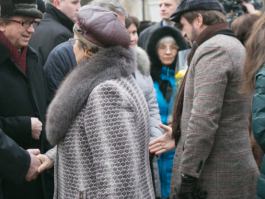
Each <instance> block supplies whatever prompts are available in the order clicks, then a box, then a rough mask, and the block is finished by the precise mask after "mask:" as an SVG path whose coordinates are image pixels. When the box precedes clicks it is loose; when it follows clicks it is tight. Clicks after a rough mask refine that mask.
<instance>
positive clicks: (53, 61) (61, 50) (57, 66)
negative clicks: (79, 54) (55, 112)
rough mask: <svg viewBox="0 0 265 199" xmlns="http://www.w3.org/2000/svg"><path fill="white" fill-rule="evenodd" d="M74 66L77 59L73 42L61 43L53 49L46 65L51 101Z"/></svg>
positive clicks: (45, 71) (45, 72)
mask: <svg viewBox="0 0 265 199" xmlns="http://www.w3.org/2000/svg"><path fill="white" fill-rule="evenodd" d="M74 66H76V60H75V56H74V53H73V47H72V44H71V43H70V42H69V41H67V42H64V43H62V44H60V45H59V46H57V47H56V48H55V49H53V50H52V51H51V53H50V54H49V56H48V58H47V61H46V63H45V65H44V74H45V77H46V80H47V85H48V99H49V101H51V99H52V98H53V96H54V94H55V92H56V90H57V89H58V87H59V85H60V84H61V83H62V81H63V80H64V78H65V77H66V75H67V74H68V73H69V72H70V71H71V70H72V69H73V67H74Z"/></svg>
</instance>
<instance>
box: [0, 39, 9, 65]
mask: <svg viewBox="0 0 265 199" xmlns="http://www.w3.org/2000/svg"><path fill="white" fill-rule="evenodd" d="M0 55H1V56H0V65H1V64H2V63H3V62H5V60H7V59H9V57H10V53H9V51H8V49H7V48H6V47H5V46H4V45H3V44H1V43H0Z"/></svg>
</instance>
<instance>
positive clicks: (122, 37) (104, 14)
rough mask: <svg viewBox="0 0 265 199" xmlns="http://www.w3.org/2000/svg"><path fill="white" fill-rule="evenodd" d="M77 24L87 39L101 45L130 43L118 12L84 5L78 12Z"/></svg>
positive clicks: (127, 45) (125, 44)
mask: <svg viewBox="0 0 265 199" xmlns="http://www.w3.org/2000/svg"><path fill="white" fill-rule="evenodd" d="M77 25H78V26H79V28H80V30H81V33H82V35H83V36H84V37H85V38H86V39H87V40H89V41H90V42H92V43H94V44H96V45H99V46H101V47H110V46H123V47H125V48H128V47H129V45H130V36H129V33H128V31H127V29H126V28H125V26H124V25H123V24H122V23H121V22H120V21H119V19H118V16H117V14H116V13H114V12H111V11H108V10H105V9H104V8H101V7H98V6H92V5H86V6H84V7H82V8H81V9H80V10H79V12H78V13H77Z"/></svg>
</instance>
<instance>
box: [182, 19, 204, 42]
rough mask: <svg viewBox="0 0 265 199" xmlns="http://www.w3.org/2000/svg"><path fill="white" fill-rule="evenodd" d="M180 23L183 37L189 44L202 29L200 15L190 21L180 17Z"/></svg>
mask: <svg viewBox="0 0 265 199" xmlns="http://www.w3.org/2000/svg"><path fill="white" fill-rule="evenodd" d="M180 25H181V32H182V35H183V37H185V38H186V39H187V40H188V41H189V42H190V43H191V44H192V43H193V42H194V41H195V40H196V39H197V37H198V36H199V34H200V33H201V32H202V30H203V29H204V25H203V23H202V17H201V16H198V17H197V18H195V19H194V20H193V22H192V23H190V22H188V20H187V19H186V18H185V17H181V18H180Z"/></svg>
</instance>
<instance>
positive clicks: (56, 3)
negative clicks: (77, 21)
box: [53, 0, 61, 8]
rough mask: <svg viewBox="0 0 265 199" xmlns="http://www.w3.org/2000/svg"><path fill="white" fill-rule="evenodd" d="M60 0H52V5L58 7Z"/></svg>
mask: <svg viewBox="0 0 265 199" xmlns="http://www.w3.org/2000/svg"><path fill="white" fill-rule="evenodd" d="M60 2H61V0H53V6H54V7H56V8H58V7H59V6H60Z"/></svg>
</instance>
